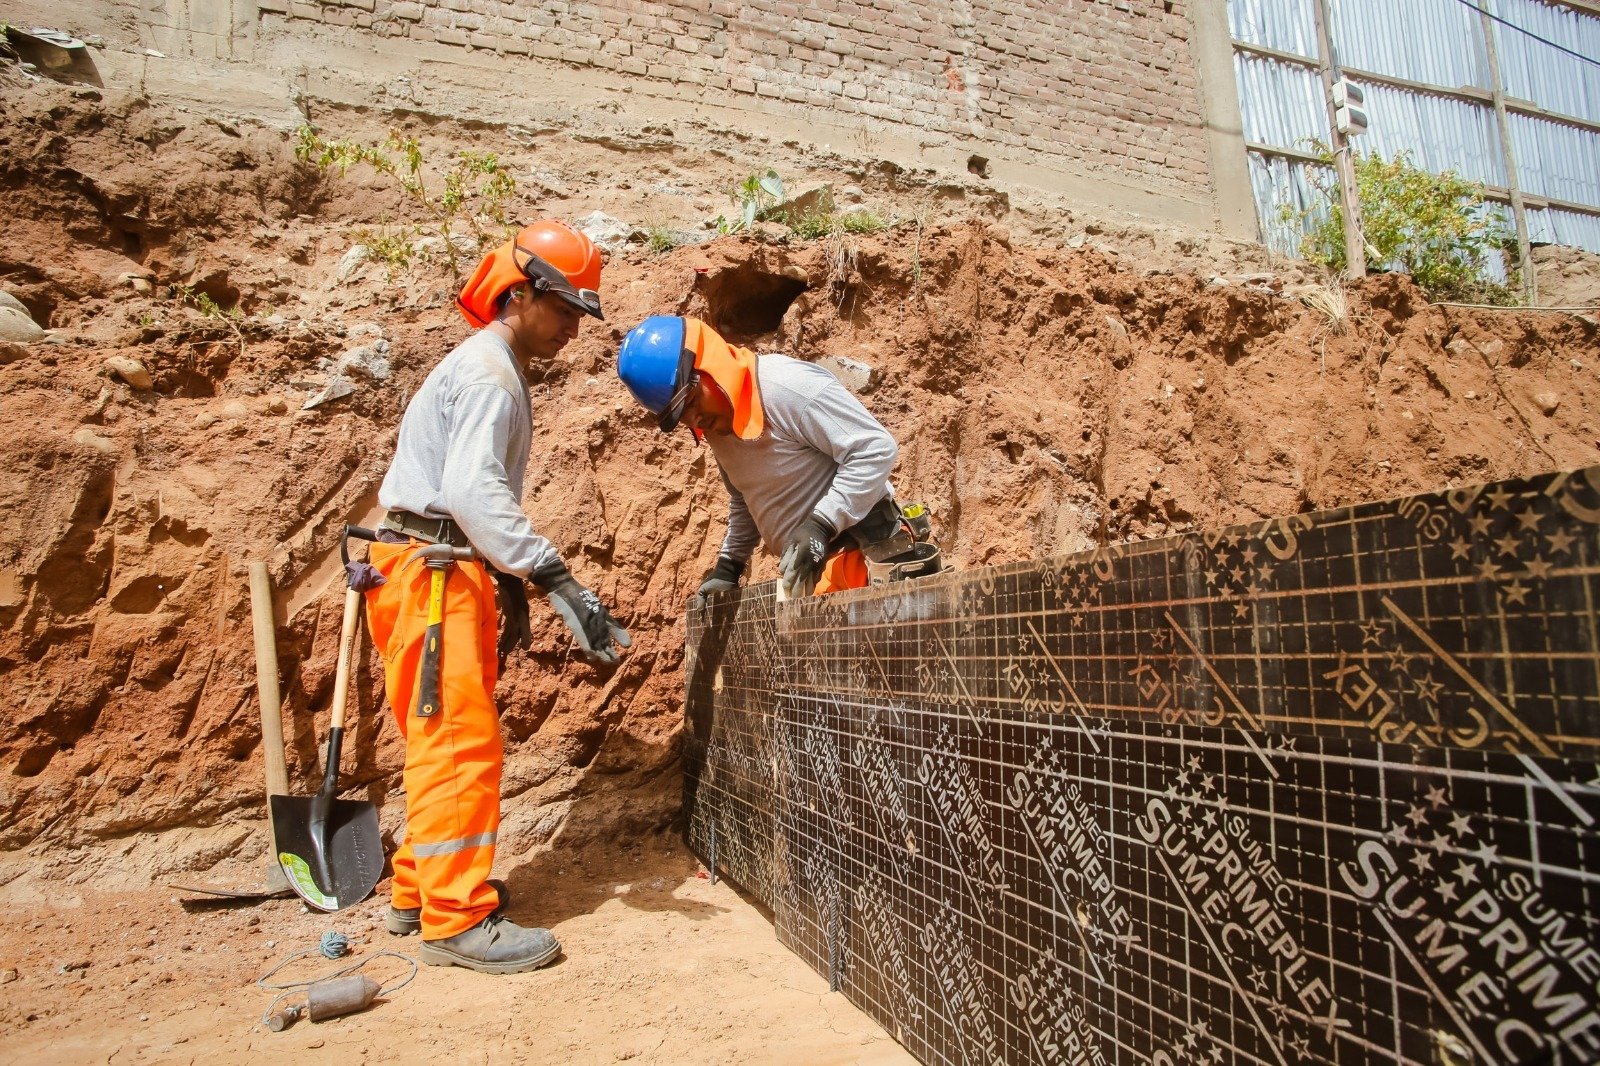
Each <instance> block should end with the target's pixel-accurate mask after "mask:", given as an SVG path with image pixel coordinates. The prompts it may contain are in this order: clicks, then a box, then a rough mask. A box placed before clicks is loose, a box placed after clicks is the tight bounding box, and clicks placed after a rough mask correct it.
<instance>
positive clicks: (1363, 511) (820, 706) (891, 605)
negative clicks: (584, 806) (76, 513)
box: [684, 467, 1600, 1066]
mask: <svg viewBox="0 0 1600 1066" xmlns="http://www.w3.org/2000/svg"><path fill="white" fill-rule="evenodd" d="M1597 604H1600V467H1596V468H1590V469H1587V470H1582V471H1577V472H1574V473H1571V474H1550V475H1543V476H1540V477H1535V478H1531V479H1524V480H1516V481H1507V482H1501V483H1498V484H1494V485H1489V486H1481V487H1475V488H1468V489H1459V490H1452V491H1449V492H1443V493H1437V494H1432V495H1423V496H1416V497H1411V498H1408V499H1404V500H1398V501H1390V502H1386V503H1378V504H1366V505H1361V506H1356V507H1350V508H1343V509H1339V510H1333V511H1326V512H1321V513H1318V514H1311V515H1296V516H1292V517H1289V518H1284V519H1279V520H1275V521H1270V522H1265V523H1261V524H1259V525H1253V526H1240V527H1234V528H1232V529H1228V530H1225V531H1223V532H1221V533H1218V534H1204V535H1194V536H1185V537H1179V538H1170V539H1166V540H1160V541H1148V542H1143V543H1138V544H1128V545H1118V546H1113V547H1108V548H1105V549H1102V550H1099V551H1096V552H1093V553H1088V554H1083V555H1075V556H1069V557H1064V558H1056V559H1049V560H1044V561H1039V562H1030V563H1022V564H1015V565H1010V566H1005V567H999V568H992V569H986V570H979V571H971V572H963V573H952V574H945V575H941V576H939V577H936V578H931V579H925V580H922V581H917V582H909V583H906V584H903V585H894V586H889V587H887V588H880V589H870V590H862V591H859V592H852V593H843V594H838V595H834V596H827V597H821V598H814V599H807V600H801V601H797V602H792V603H784V604H779V603H777V602H776V601H775V599H774V597H773V594H772V586H771V585H770V584H768V585H762V586H756V587H752V588H748V589H745V590H743V591H742V592H740V593H738V594H736V595H734V596H731V597H726V598H722V599H720V600H718V601H715V602H713V604H712V605H711V606H710V607H708V608H704V609H700V610H693V611H691V612H690V616H689V642H690V654H689V658H688V662H687V665H686V670H687V678H688V700H687V704H686V717H687V728H686V744H685V749H684V751H685V758H684V766H685V802H686V813H687V820H688V838H689V842H690V846H691V847H692V848H693V849H694V850H695V851H696V853H697V854H699V855H700V856H701V857H702V858H707V857H709V856H710V854H711V852H712V848H713V846H714V848H715V862H716V865H717V867H718V869H719V870H720V871H721V872H722V873H724V874H726V875H727V876H730V877H732V878H734V879H735V880H736V881H737V882H738V883H740V884H741V885H742V886H744V887H746V888H747V889H748V890H750V891H751V892H753V893H754V894H755V895H757V896H758V897H759V898H760V899H761V900H762V901H764V902H765V903H766V904H767V905H769V906H770V907H771V908H772V911H773V915H774V921H775V924H776V927H777V932H778V936H779V938H780V940H781V941H782V942H783V943H785V944H786V945H788V946H789V947H790V948H791V949H792V950H794V951H795V952H796V953H797V954H799V955H800V956H801V957H802V958H804V959H805V960H806V961H807V962H808V963H809V964H810V965H811V966H813V967H814V968H815V969H817V970H818V971H819V972H821V973H824V974H827V975H828V976H829V977H830V979H831V981H832V982H833V983H834V985H835V986H836V987H837V988H839V989H840V990H841V991H843V992H844V993H845V994H846V995H847V996H849V997H850V999H851V1000H852V1001H854V1002H855V1003H856V1004H858V1005H859V1006H860V1007H862V1009H864V1010H865V1011H867V1012H868V1013H869V1014H871V1015H872V1016H873V1017H874V1018H876V1019H877V1020H878V1021H879V1022H880V1023H881V1024H882V1025H883V1026H884V1028H885V1029H886V1030H887V1031H888V1032H889V1033H890V1034H891V1035H893V1036H894V1037H895V1038H896V1039H897V1040H899V1041H900V1042H901V1043H902V1044H904V1045H905V1046H906V1047H907V1048H908V1049H909V1050H910V1051H911V1052H912V1053H913V1054H915V1055H916V1056H917V1057H918V1058H920V1059H921V1060H923V1061H924V1062H928V1063H950V1064H955V1063H1008V1064H1010V1063H1026V1062H1039V1063H1074V1064H1078V1063H1083V1064H1094V1063H1116V1062H1134V1061H1150V1062H1156V1063H1172V1064H1177V1063H1223V1062H1232V1063H1246V1064H1255V1063H1261V1064H1278V1066H1287V1064H1290V1063H1298V1062H1328V1063H1341V1064H1348V1063H1368V1062H1372V1063H1380V1062H1383V1063H1408V1062H1409V1063H1435V1062H1485V1063H1488V1062H1494V1063H1501V1062H1555V1063H1585V1062H1595V1061H1600V937H1597V935H1596V934H1597V931H1600V829H1597V825H1596V820H1597V818H1600V634H1597V629H1600V616H1597V607H1596V605H1597ZM713 836H714V838H715V839H714V841H713Z"/></svg>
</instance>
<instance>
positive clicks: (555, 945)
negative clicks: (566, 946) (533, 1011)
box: [420, 914, 561, 973]
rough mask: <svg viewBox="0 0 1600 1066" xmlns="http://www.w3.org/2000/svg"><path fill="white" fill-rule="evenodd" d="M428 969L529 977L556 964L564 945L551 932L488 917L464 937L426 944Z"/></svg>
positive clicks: (424, 957)
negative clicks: (454, 968) (462, 968)
mask: <svg viewBox="0 0 1600 1066" xmlns="http://www.w3.org/2000/svg"><path fill="white" fill-rule="evenodd" d="M420 954H421V956H422V961H423V962H425V963H427V964H428V965H429V966H465V967H466V968H467V969H469V970H477V971H478V972H479V973H526V972H527V971H529V970H537V969H538V968H539V967H541V966H544V965H546V964H547V963H551V962H554V961H555V958H556V956H557V955H559V954H561V942H560V941H558V940H557V939H556V938H555V937H554V936H553V935H551V933H550V930H548V929H524V928H523V927H522V926H520V925H518V924H517V923H516V922H513V921H511V920H510V919H509V918H497V917H495V916H494V915H492V914H491V915H489V917H487V918H485V919H484V920H483V921H481V922H479V923H478V924H477V925H475V926H473V927H472V928H471V929H468V930H467V931H466V932H465V933H457V934H456V935H455V936H452V937H448V938H447V939H444V940H424V941H423V942H422V951H421V953H420Z"/></svg>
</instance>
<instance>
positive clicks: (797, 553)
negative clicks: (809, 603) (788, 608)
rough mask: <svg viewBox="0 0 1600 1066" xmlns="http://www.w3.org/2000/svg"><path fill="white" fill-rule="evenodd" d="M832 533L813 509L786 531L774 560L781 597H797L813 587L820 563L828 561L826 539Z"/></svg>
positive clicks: (819, 572) (806, 593) (812, 589)
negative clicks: (781, 587)
mask: <svg viewBox="0 0 1600 1066" xmlns="http://www.w3.org/2000/svg"><path fill="white" fill-rule="evenodd" d="M833 535H834V534H833V527H832V526H830V525H828V523H827V521H826V520H825V519H823V517H822V516H821V515H819V514H817V513H816V512H815V511H813V512H812V513H811V517H810V518H807V519H806V520H805V521H804V522H801V523H800V524H799V525H798V526H796V527H795V530H794V532H793V533H790V534H789V539H788V540H786V541H784V542H783V555H782V557H781V558H780V559H779V560H778V570H779V571H780V572H781V573H782V575H783V577H782V581H783V594H784V596H785V597H787V598H788V599H791V600H792V599H797V598H799V597H801V596H809V595H811V593H812V592H813V591H815V590H816V587H817V582H818V581H820V580H822V564H823V563H825V562H827V561H828V543H829V542H830V541H832V540H833Z"/></svg>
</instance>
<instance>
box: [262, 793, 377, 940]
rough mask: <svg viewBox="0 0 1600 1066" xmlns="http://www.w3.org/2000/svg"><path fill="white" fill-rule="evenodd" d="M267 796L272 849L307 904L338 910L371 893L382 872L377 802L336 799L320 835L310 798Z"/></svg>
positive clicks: (291, 883) (357, 901) (328, 910)
mask: <svg viewBox="0 0 1600 1066" xmlns="http://www.w3.org/2000/svg"><path fill="white" fill-rule="evenodd" d="M267 801H268V803H270V804H271V806H272V850H273V853H274V854H276V855H277V857H278V864H279V865H280V866H281V867H282V868H283V873H284V876H285V877H287V878H288V879H289V884H290V886H291V887H292V888H293V889H294V891H295V894H296V895H298V896H299V897H300V898H301V899H302V900H304V901H305V903H306V906H308V907H311V908H314V909H315V910H319V911H327V912H332V911H338V910H343V909H344V908H346V907H350V906H354V905H355V904H357V903H360V902H361V901H362V900H364V899H366V898H367V897H368V896H370V895H371V894H372V890H373V888H374V887H375V886H376V885H377V883H378V878H380V877H382V876H383V840H382V838H381V837H380V836H379V834H378V808H377V806H376V805H375V804H372V803H368V802H365V801H363V800H334V801H333V804H332V806H331V807H330V809H329V810H328V817H327V821H326V823H324V825H323V826H322V827H321V829H322V830H323V832H325V834H326V836H325V838H324V836H323V833H319V832H317V831H316V829H314V828H313V818H312V810H311V805H312V803H313V799H312V797H309V796H304V797H302V796H269V797H268V798H267ZM324 845H326V846H325V847H324ZM319 860H321V861H319Z"/></svg>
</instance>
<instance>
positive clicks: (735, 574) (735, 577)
mask: <svg viewBox="0 0 1600 1066" xmlns="http://www.w3.org/2000/svg"><path fill="white" fill-rule="evenodd" d="M743 574H744V560H743V559H735V558H734V557H733V556H731V555H719V556H717V565H716V566H713V567H712V568H711V572H710V573H708V574H707V575H706V579H705V580H704V581H702V582H700V588H699V590H698V591H699V593H700V595H702V596H705V595H707V594H709V593H712V592H731V591H733V590H734V589H736V588H738V587H739V578H740V576H741V575H743Z"/></svg>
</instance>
